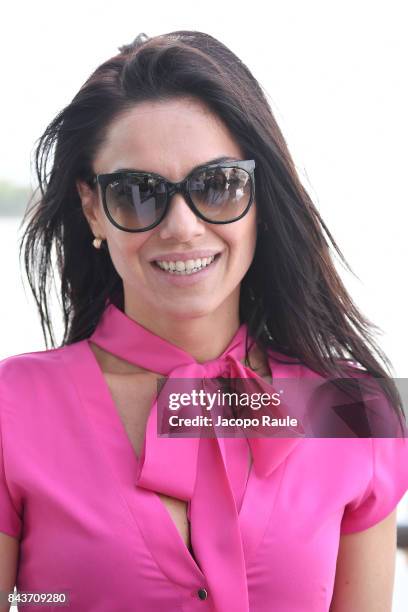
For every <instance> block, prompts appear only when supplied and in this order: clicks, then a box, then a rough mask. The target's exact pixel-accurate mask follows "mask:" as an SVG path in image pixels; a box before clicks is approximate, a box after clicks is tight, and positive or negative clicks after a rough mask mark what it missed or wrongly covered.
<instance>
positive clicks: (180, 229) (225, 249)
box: [77, 98, 257, 361]
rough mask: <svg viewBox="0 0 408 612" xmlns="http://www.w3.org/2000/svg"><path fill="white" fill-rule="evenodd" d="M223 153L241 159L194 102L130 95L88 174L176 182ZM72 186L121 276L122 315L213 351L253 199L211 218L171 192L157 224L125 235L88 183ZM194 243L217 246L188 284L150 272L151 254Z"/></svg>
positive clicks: (232, 313)
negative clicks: (236, 215)
mask: <svg viewBox="0 0 408 612" xmlns="http://www.w3.org/2000/svg"><path fill="white" fill-rule="evenodd" d="M197 143H198V144H197ZM224 155H225V156H231V157H234V158H236V159H245V156H244V154H243V151H242V150H241V148H240V147H239V146H238V144H237V142H236V141H235V139H234V138H233V136H232V134H231V133H230V132H229V130H228V129H227V128H226V126H225V125H224V124H223V123H222V122H221V121H220V120H219V119H218V118H217V117H216V116H215V115H213V114H212V113H211V112H210V111H209V110H208V109H207V108H206V107H205V106H204V104H203V103H201V102H199V101H197V100H194V99H189V98H180V99H173V100H171V101H165V102H163V101H161V102H144V103H139V104H138V105H136V106H135V107H134V108H132V109H131V110H130V112H129V111H127V112H126V113H125V114H124V115H122V116H120V117H119V118H117V119H116V120H114V122H113V123H112V124H111V126H110V128H109V130H108V133H107V139H106V142H105V143H104V144H103V146H102V147H101V148H100V151H99V153H98V154H97V155H96V158H95V160H94V164H93V166H94V171H95V173H96V174H98V173H101V174H102V173H108V172H113V171H115V170H117V169H118V168H136V169H139V170H146V171H151V172H157V173H158V174H161V175H162V176H164V177H166V178H167V179H169V180H171V181H180V180H182V179H183V178H184V177H185V176H186V175H187V174H188V173H189V172H190V171H191V170H192V169H193V168H194V167H195V166H196V165H198V164H203V163H206V162H208V161H210V160H212V159H214V158H216V157H221V156H224ZM77 185H78V191H79V193H80V196H81V200H82V205H83V210H84V213H85V215H86V217H87V219H88V221H89V224H90V227H91V229H92V231H93V233H94V235H95V236H98V237H103V238H106V240H107V244H108V247H109V252H110V255H111V258H112V262H113V264H114V266H115V268H116V270H117V271H118V274H119V275H120V277H121V278H122V280H123V288H124V298H125V312H126V314H127V315H128V316H130V317H131V318H133V319H135V320H137V321H138V322H139V323H141V324H142V325H143V326H144V327H146V328H147V329H149V330H150V331H152V332H154V333H156V334H157V335H159V336H161V337H162V338H164V339H166V340H168V341H170V342H172V343H174V344H176V345H177V346H179V347H181V348H183V349H184V350H186V351H187V352H189V353H190V354H191V355H192V356H193V357H194V358H195V359H196V360H198V361H205V360H209V359H214V358H216V357H217V356H218V355H220V354H221V353H222V351H223V350H224V349H225V348H226V346H227V345H228V343H229V342H230V340H231V339H232V337H233V336H234V334H235V333H236V331H237V329H238V327H239V293H240V282H241V280H242V278H243V277H244V275H245V273H246V271H247V270H248V268H249V266H250V264H251V262H252V259H253V256H254V251H255V244H256V234H257V231H256V226H257V223H256V203H255V202H254V204H253V205H252V206H251V208H250V210H249V212H248V213H247V214H246V215H245V216H244V217H243V218H242V219H239V220H238V221H235V222H234V223H231V224H225V225H214V224H210V223H206V222H205V221H202V220H201V219H199V218H198V217H196V215H195V214H194V213H193V212H192V211H191V210H190V208H189V207H188V205H187V203H186V202H185V200H184V197H183V196H182V195H181V194H175V195H174V196H173V198H172V201H171V203H170V210H169V212H168V214H167V216H166V217H165V219H164V220H163V221H162V222H161V223H160V224H159V225H158V226H157V227H155V228H153V229H152V230H149V231H147V232H141V233H139V234H137V233H135V234H132V233H128V232H123V231H121V230H120V229H117V228H116V227H115V226H114V225H112V224H111V223H110V222H109V220H108V219H107V217H106V215H105V213H104V211H103V208H102V204H101V201H100V197H99V193H98V191H97V190H91V189H90V188H89V186H88V185H86V184H85V183H81V182H78V183H77ZM201 248H205V249H214V250H216V251H222V257H221V258H220V260H219V262H218V263H217V266H216V267H214V270H213V271H212V273H211V274H209V275H208V276H207V277H206V278H205V279H203V280H202V281H201V282H199V283H195V284H194V285H191V286H189V287H179V286H171V285H170V284H167V283H166V284H164V283H160V282H158V281H157V275H156V274H155V272H154V270H152V264H151V263H150V262H149V260H150V259H151V258H152V257H154V256H155V255H159V254H161V253H172V252H175V251H182V252H188V251H191V250H193V249H201Z"/></svg>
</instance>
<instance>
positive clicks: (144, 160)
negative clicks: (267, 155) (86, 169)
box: [94, 97, 243, 181]
mask: <svg viewBox="0 0 408 612" xmlns="http://www.w3.org/2000/svg"><path fill="white" fill-rule="evenodd" d="M222 156H225V157H231V158H235V159H243V151H242V149H241V147H240V146H239V144H238V142H237V141H236V139H235V137H234V135H233V134H232V133H231V131H230V130H229V129H228V128H227V126H226V125H225V123H224V122H223V121H222V120H221V119H220V118H219V117H218V116H217V115H216V114H214V113H213V112H211V110H210V109H209V108H208V107H207V106H206V105H205V104H204V103H203V102H201V101H200V100H197V99H194V98H187V97H185V98H175V99H171V100H162V101H147V102H141V103H138V104H136V105H135V106H134V107H133V108H131V109H130V110H127V111H126V112H124V113H122V114H121V115H120V116H119V117H117V118H115V119H114V120H113V121H112V123H111V124H110V125H109V127H108V129H107V132H106V138H105V140H104V143H103V144H102V145H101V147H100V149H99V151H98V153H97V155H96V157H95V159H94V170H95V173H96V174H103V173H108V172H115V171H116V170H118V169H119V168H129V169H136V170H146V171H149V172H156V173H158V174H161V175H163V176H165V177H167V178H168V179H169V180H173V181H178V180H181V179H182V178H183V177H184V176H186V175H187V174H188V173H189V172H190V171H191V170H192V169H193V168H194V167H195V166H197V165H201V164H204V163H207V162H208V161H209V160H212V159H215V158H218V157H222Z"/></svg>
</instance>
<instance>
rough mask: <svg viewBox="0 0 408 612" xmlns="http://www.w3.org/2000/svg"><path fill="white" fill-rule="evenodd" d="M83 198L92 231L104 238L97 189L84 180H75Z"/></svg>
mask: <svg viewBox="0 0 408 612" xmlns="http://www.w3.org/2000/svg"><path fill="white" fill-rule="evenodd" d="M75 184H76V188H77V191H78V194H79V197H80V199H81V204H82V210H83V213H84V215H85V217H86V219H87V221H88V223H89V226H90V228H91V231H92V233H93V234H94V236H96V237H98V238H104V229H103V224H102V221H101V210H100V206H99V200H98V195H97V191H96V189H92V188H91V187H90V186H89V185H88V183H86V182H85V181H82V180H79V179H78V180H77V181H75Z"/></svg>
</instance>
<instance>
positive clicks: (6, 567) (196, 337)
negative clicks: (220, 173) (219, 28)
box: [0, 98, 396, 612]
mask: <svg viewBox="0 0 408 612" xmlns="http://www.w3.org/2000/svg"><path fill="white" fill-rule="evenodd" d="M221 155H228V156H231V157H235V158H237V159H245V157H244V155H243V152H242V150H241V149H240V148H239V146H238V144H237V143H236V141H235V140H234V138H233V135H232V134H231V133H230V132H229V131H228V129H227V128H226V127H225V126H224V125H223V123H222V122H221V121H220V120H219V119H217V117H215V116H214V115H212V114H211V113H210V112H209V111H208V109H206V107H205V106H204V105H203V104H201V103H199V102H197V101H196V100H194V99H189V98H180V99H175V100H172V101H166V102H155V103H152V102H148V103H143V104H138V105H137V106H135V107H134V108H133V109H132V110H131V111H128V112H127V113H126V114H123V115H122V116H120V117H118V118H117V119H115V120H114V122H113V123H112V125H111V126H110V128H109V130H108V133H107V139H106V142H105V143H104V145H103V146H102V147H101V149H100V151H99V152H98V154H97V156H96V158H95V160H94V171H95V173H97V174H102V173H108V172H113V171H115V170H116V169H118V168H125V167H126V168H137V169H140V170H142V169H144V170H147V171H152V172H157V173H159V174H161V175H162V176H164V177H166V178H168V179H169V180H172V181H179V180H181V179H183V178H184V177H185V176H186V175H187V174H188V173H189V172H190V170H191V169H192V168H193V167H194V166H196V165H198V164H201V163H204V162H206V161H208V160H210V159H213V158H215V157H219V156H221ZM77 188H78V193H79V194H80V197H81V202H82V206H83V210H84V214H85V216H86V218H87V220H88V222H89V224H90V227H91V229H92V231H93V234H94V235H95V236H96V237H101V238H106V239H107V243H108V247H109V251H110V255H111V258H112V261H113V264H114V266H115V268H116V270H117V271H118V274H119V275H120V276H121V278H122V280H123V287H124V297H125V312H126V314H127V315H128V316H129V317H131V318H133V319H135V320H137V321H138V322H139V323H141V324H142V325H143V326H144V327H146V328H147V329H149V330H151V331H153V332H154V333H156V334H157V335H159V336H161V337H162V338H164V339H166V340H168V341H170V342H172V343H174V344H176V345H177V346H179V347H181V348H183V349H184V350H186V351H187V352H189V353H190V354H191V355H192V356H193V357H194V358H195V359H196V360H197V361H199V362H202V361H206V360H210V359H214V358H216V357H217V356H218V355H220V354H221V353H222V351H223V350H224V348H225V347H226V346H227V344H228V343H229V341H230V340H231V338H232V337H233V335H234V334H235V332H236V330H237V329H238V326H239V310H238V308H239V291H240V283H241V280H242V278H243V276H244V275H245V273H246V271H247V270H248V268H249V266H250V264H251V261H252V259H253V255H254V250H255V244H256V203H254V205H253V206H252V208H251V209H250V211H249V213H248V214H247V215H246V216H245V217H243V218H242V219H240V220H239V221H236V222H234V223H232V224H229V225H228V224H227V225H220V226H216V225H210V224H207V223H205V222H203V221H201V220H200V219H198V218H197V217H196V216H195V215H194V213H193V212H192V211H191V210H190V209H189V207H188V206H187V204H186V202H185V201H184V199H183V196H182V195H180V194H176V195H175V196H173V198H172V201H171V204H170V210H169V213H168V216H167V217H166V218H165V219H164V220H163V221H162V223H161V224H160V225H159V226H157V227H156V228H153V229H152V230H150V231H148V232H143V233H140V234H131V233H126V232H122V231H121V230H118V229H117V228H115V227H114V226H113V225H112V224H110V223H109V221H108V219H107V218H106V217H105V214H104V212H103V209H102V206H101V202H100V200H99V197H98V194H97V192H96V191H93V190H91V189H90V188H89V187H88V186H87V185H86V184H85V183H82V182H79V181H78V182H77ZM196 248H210V249H215V250H217V251H218V250H222V252H223V257H222V259H221V260H220V261H219V262H218V268H217V270H214V273H213V274H211V275H209V276H208V277H207V279H206V280H203V281H202V282H200V283H197V284H195V285H192V286H190V287H183V288H181V287H175V286H168V287H166V288H164V287H163V285H158V283H157V282H156V280H155V277H154V275H153V274H152V272H151V269H150V265H151V264H150V263H149V259H150V258H151V257H152V256H154V255H156V254H159V253H162V252H172V251H176V250H177V251H184V250H185V251H189V250H192V249H196ZM395 534H396V511H394V512H392V513H391V514H390V515H389V516H388V517H386V518H385V519H384V520H383V521H381V522H380V523H378V524H377V525H374V526H373V527H371V528H370V529H367V530H365V531H362V532H357V533H354V534H349V535H343V536H341V538H340V543H339V552H338V558H337V569H336V577H335V585H334V594H333V599H332V603H331V606H330V612H391V601H392V590H393V581H394V564H395V548H396V535H395ZM17 559H18V540H17V539H16V538H12V537H10V536H7V535H6V534H2V533H0V590H6V589H10V588H11V587H12V585H14V583H15V576H16V570H17ZM3 610H4V611H5V610H8V606H7V607H2V606H1V604H0V612H3Z"/></svg>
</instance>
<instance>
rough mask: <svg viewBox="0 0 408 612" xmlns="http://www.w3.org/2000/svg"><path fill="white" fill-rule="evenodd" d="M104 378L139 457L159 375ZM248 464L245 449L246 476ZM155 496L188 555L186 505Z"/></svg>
mask: <svg viewBox="0 0 408 612" xmlns="http://www.w3.org/2000/svg"><path fill="white" fill-rule="evenodd" d="M104 376H105V379H106V382H107V385H108V387H109V390H110V393H111V396H112V399H113V401H114V404H115V407H116V410H117V412H118V415H119V417H120V419H121V421H122V424H123V426H124V429H125V431H126V434H127V436H128V438H129V441H130V443H131V445H132V447H133V450H134V451H135V454H136V456H137V457H138V458H139V457H140V455H141V453H142V449H143V441H144V436H145V430H146V424H147V420H148V417H149V413H150V409H151V406H152V403H153V401H154V398H155V396H156V394H157V379H158V378H160V375H159V374H154V373H152V372H149V373H139V372H138V373H132V374H128V373H127V374H117V373H115V374H110V373H105V374H104ZM251 463H252V459H251V454H250V450H249V447H248V471H247V477H248V474H249V470H250V467H251ZM157 495H158V496H159V498H160V500H161V502H162V503H163V504H164V506H165V508H166V510H167V512H168V513H169V515H170V517H171V519H172V520H173V522H174V524H175V526H176V527H177V529H178V532H179V534H180V536H181V538H182V540H183V542H184V543H185V545H186V546H187V548H189V550H190V552H192V549H191V541H190V524H189V521H188V517H187V502H185V501H184V500H181V499H177V498H175V497H169V496H167V495H164V494H161V493H157Z"/></svg>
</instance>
